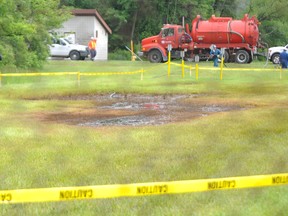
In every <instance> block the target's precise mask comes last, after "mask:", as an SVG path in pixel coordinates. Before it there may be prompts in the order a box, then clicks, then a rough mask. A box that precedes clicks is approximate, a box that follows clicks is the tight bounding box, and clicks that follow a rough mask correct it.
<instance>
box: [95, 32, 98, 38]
mask: <svg viewBox="0 0 288 216" xmlns="http://www.w3.org/2000/svg"><path fill="white" fill-rule="evenodd" d="M95 35H96V38H98V30H96V32H95Z"/></svg>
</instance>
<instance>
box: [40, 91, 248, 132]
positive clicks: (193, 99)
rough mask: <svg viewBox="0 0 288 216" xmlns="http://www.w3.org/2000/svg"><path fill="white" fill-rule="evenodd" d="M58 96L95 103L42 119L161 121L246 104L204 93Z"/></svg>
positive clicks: (86, 123) (125, 122) (92, 123)
mask: <svg viewBox="0 0 288 216" xmlns="http://www.w3.org/2000/svg"><path fill="white" fill-rule="evenodd" d="M57 99H59V100H89V101H93V102H95V107H93V108H91V107H90V108H78V109H77V110H74V111H69V112H68V111H67V112H57V113H46V114H44V116H42V117H41V119H42V120H44V121H53V122H55V121H56V122H59V123H66V124H72V125H78V126H89V127H102V126H142V125H162V124H166V123H171V122H178V121H186V120H191V119H193V118H199V117H205V116H208V115H211V114H215V113H219V112H230V111H235V110H241V109H246V108H247V107H246V108H245V107H243V106H241V105H237V104H231V103H229V104H227V103H225V102H219V101H211V100H207V99H201V95H153V96H151V95H136V94H129V95H127V94H125V95H123V94H116V93H113V94H110V95H88V96H70V97H62V98H57Z"/></svg>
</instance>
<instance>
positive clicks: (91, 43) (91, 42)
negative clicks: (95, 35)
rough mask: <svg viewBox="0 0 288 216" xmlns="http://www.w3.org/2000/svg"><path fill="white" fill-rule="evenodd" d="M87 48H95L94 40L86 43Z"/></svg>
mask: <svg viewBox="0 0 288 216" xmlns="http://www.w3.org/2000/svg"><path fill="white" fill-rule="evenodd" d="M88 47H89V49H93V50H95V49H96V40H91V41H90V42H89V44H88Z"/></svg>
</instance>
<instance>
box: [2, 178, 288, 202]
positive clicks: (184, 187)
mask: <svg viewBox="0 0 288 216" xmlns="http://www.w3.org/2000/svg"><path fill="white" fill-rule="evenodd" d="M286 184H288V173H282V174H273V175H256V176H244V177H229V178H215V179H200V180H186V181H170V182H150V183H135V184H118V185H100V186H82V187H59V188H38V189H20V190H4V191H0V199H1V200H0V204H9V203H11V204H12V203H25V202H50V201H54V202H55V201H67V200H83V199H104V198H115V197H133V196H146V195H160V194H161V195H163V194H177V193H193V192H200V191H213V190H228V189H240V188H254V187H264V186H276V185H286Z"/></svg>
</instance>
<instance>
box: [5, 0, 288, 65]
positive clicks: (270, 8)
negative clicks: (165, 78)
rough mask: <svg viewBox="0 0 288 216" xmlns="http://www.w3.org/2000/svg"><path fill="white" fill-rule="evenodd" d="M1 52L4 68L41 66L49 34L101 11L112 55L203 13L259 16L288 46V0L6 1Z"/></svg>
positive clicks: (276, 41) (268, 36) (272, 38)
mask: <svg viewBox="0 0 288 216" xmlns="http://www.w3.org/2000/svg"><path fill="white" fill-rule="evenodd" d="M0 5H1V7H0V36H1V41H0V53H1V54H2V56H3V60H2V62H1V64H2V65H9V64H10V65H16V67H22V68H31V67H41V66H42V65H43V64H44V62H45V61H46V59H47V57H48V55H49V53H48V47H47V43H49V42H50V37H49V34H48V32H49V30H51V29H55V28H58V27H60V26H61V23H63V22H64V21H65V20H67V19H68V18H69V17H70V16H71V13H70V11H71V10H72V9H73V8H78V9H97V11H98V12H99V13H100V14H101V16H102V17H103V18H104V20H105V21H106V23H107V24H108V25H109V27H110V28H111V29H112V31H113V34H112V35H110V36H109V52H114V51H115V50H117V49H121V48H123V49H124V47H125V45H129V44H130V41H131V40H133V41H134V43H136V44H140V42H141V40H142V39H143V38H145V37H148V36H151V35H155V34H158V33H159V31H160V29H161V27H162V26H163V24H165V23H173V24H181V23H182V20H183V19H184V21H185V23H188V24H190V25H191V21H192V20H193V19H194V18H195V17H196V15H198V14H200V15H201V16H202V17H203V18H204V19H209V17H211V15H212V14H215V15H216V16H222V17H223V16H229V17H233V18H234V19H241V18H242V17H243V15H244V14H246V13H248V14H249V15H250V16H252V15H256V17H257V18H258V20H259V21H260V22H261V25H260V32H261V38H262V40H263V41H264V42H266V43H268V45H269V46H275V45H278V46H280V45H286V44H287V42H288V40H287V37H288V36H287V32H288V26H287V25H286V23H287V20H288V13H287V12H286V9H287V8H288V1H287V0H277V1H271V0H206V1H203V0H181V1H180V0H158V1H155V0H0Z"/></svg>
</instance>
